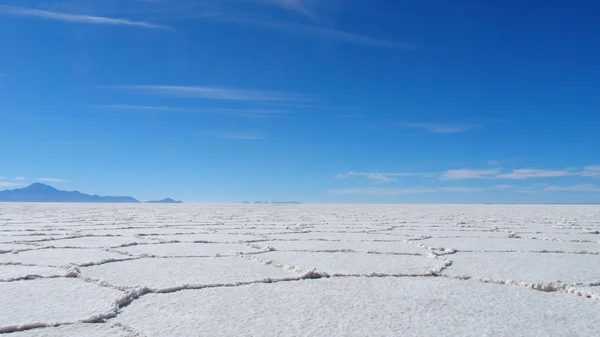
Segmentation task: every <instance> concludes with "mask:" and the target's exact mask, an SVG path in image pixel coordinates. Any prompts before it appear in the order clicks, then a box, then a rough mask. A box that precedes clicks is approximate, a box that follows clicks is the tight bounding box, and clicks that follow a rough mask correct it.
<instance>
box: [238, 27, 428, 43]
mask: <svg viewBox="0 0 600 337" xmlns="http://www.w3.org/2000/svg"><path fill="white" fill-rule="evenodd" d="M237 21H242V22H246V23H251V24H254V25H258V26H262V27H265V28H268V29H273V30H277V31H280V32H284V33H288V34H293V35H298V36H304V37H310V38H319V39H326V40H332V41H338V42H344V43H350V44H357V45H364V46H372V47H387V48H397V49H404V50H412V49H416V48H417V47H416V46H415V45H413V44H411V43H408V42H398V41H392V40H386V39H382V38H377V37H372V36H367V35H362V34H358V33H352V32H346V31H342V30H337V29H331V28H322V27H316V26H306V25H299V24H294V23H288V22H250V21H247V20H237Z"/></svg>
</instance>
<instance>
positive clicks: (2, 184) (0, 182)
mask: <svg viewBox="0 0 600 337" xmlns="http://www.w3.org/2000/svg"><path fill="white" fill-rule="evenodd" d="M17 186H23V184H21V183H13V182H6V181H0V187H17Z"/></svg>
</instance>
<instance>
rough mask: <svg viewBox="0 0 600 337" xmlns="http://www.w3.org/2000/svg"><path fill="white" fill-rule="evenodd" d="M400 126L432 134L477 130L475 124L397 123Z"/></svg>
mask: <svg viewBox="0 0 600 337" xmlns="http://www.w3.org/2000/svg"><path fill="white" fill-rule="evenodd" d="M395 124H396V125H398V126H403V127H407V128H415V129H423V130H427V131H429V132H431V133H448V134H449V133H461V132H467V131H470V130H473V129H475V128H477V125H474V124H433V123H412V122H400V123H395Z"/></svg>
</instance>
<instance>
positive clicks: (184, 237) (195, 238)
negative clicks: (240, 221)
mask: <svg viewBox="0 0 600 337" xmlns="http://www.w3.org/2000/svg"><path fill="white" fill-rule="evenodd" d="M155 238H156V239H160V240H164V241H179V242H230V243H235V242H252V241H261V240H266V238H265V237H262V236H254V235H240V234H224V233H211V234H181V235H160V236H156V237H155Z"/></svg>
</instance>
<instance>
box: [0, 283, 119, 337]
mask: <svg viewBox="0 0 600 337" xmlns="http://www.w3.org/2000/svg"><path fill="white" fill-rule="evenodd" d="M119 295H121V292H120V291H117V290H113V289H109V288H103V287H98V286H97V285H95V284H90V283H86V282H82V281H81V280H77V279H73V278H53V279H39V280H31V281H19V282H0V303H2V305H1V306H0V332H3V330H4V331H5V332H9V331H11V328H10V327H12V330H14V329H16V328H17V327H18V326H22V325H29V324H34V323H45V324H56V323H64V322H76V321H80V320H87V319H89V318H91V317H93V316H95V315H97V314H102V313H104V312H107V311H110V310H113V306H112V304H111V301H112V300H114V299H116V298H118V297H119Z"/></svg>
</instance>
